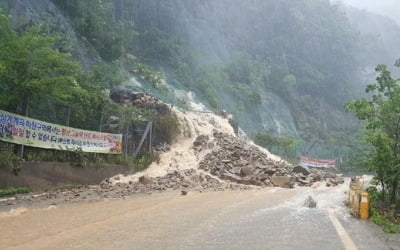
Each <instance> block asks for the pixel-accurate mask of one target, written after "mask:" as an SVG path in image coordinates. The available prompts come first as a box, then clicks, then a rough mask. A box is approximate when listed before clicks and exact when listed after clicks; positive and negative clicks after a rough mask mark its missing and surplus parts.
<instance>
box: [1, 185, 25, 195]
mask: <svg viewBox="0 0 400 250" xmlns="http://www.w3.org/2000/svg"><path fill="white" fill-rule="evenodd" d="M29 192H30V189H29V188H25V187H18V188H5V189H0V197H3V196H10V195H14V194H26V193H29Z"/></svg>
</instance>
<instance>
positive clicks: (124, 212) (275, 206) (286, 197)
mask: <svg viewBox="0 0 400 250" xmlns="http://www.w3.org/2000/svg"><path fill="white" fill-rule="evenodd" d="M308 195H311V196H313V197H314V199H315V200H316V202H317V208H307V207H304V206H303V203H304V200H305V199H306V198H307V197H308ZM344 198H345V194H344V192H343V187H336V188H333V189H317V190H314V189H291V190H289V189H266V190H253V191H240V192H233V191H226V192H209V193H196V192H190V193H189V194H188V195H186V196H181V195H180V194H179V193H177V192H167V193H160V194H152V195H142V196H132V197H130V198H127V199H126V200H112V201H104V202H95V203H81V204H72V205H71V204H69V205H64V206H59V207H55V208H54V207H53V208H52V207H50V208H49V209H37V210H34V209H33V210H24V209H20V210H14V211H13V212H12V213H10V212H8V213H2V214H1V215H0V248H1V249H390V248H389V247H388V245H387V243H386V242H385V241H384V240H383V238H382V235H381V234H380V231H379V230H376V228H374V227H373V226H372V225H370V224H369V223H366V222H361V221H358V220H355V219H353V218H351V217H350V216H348V215H347V212H346V209H345V208H344V206H343V205H342V204H343V202H342V201H343V199H344Z"/></svg>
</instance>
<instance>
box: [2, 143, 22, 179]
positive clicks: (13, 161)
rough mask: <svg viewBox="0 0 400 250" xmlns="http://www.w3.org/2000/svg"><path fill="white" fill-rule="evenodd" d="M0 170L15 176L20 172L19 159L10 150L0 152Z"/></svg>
mask: <svg viewBox="0 0 400 250" xmlns="http://www.w3.org/2000/svg"><path fill="white" fill-rule="evenodd" d="M0 168H3V169H7V170H9V171H11V172H13V173H14V174H15V175H18V173H19V172H20V171H21V158H20V157H18V156H16V155H15V154H14V153H13V152H12V151H11V150H8V149H6V150H2V151H1V152H0Z"/></svg>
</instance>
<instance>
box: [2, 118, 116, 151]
mask: <svg viewBox="0 0 400 250" xmlns="http://www.w3.org/2000/svg"><path fill="white" fill-rule="evenodd" d="M0 140H2V141H6V142H11V143H16V144H22V145H27V146H31V147H38V148H49V149H58V150H78V149H81V150H82V151H83V152H93V153H105V154H120V153H121V152H122V135H121V134H109V133H100V132H95V131H88V130H82V129H76V128H71V127H65V126H60V125H57V124H52V123H47V122H43V121H39V120H35V119H31V118H28V117H24V116H20V115H16V114H12V113H9V112H6V111H2V110H0Z"/></svg>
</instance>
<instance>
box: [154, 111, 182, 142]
mask: <svg viewBox="0 0 400 250" xmlns="http://www.w3.org/2000/svg"><path fill="white" fill-rule="evenodd" d="M154 127H155V130H156V132H157V135H158V136H159V137H160V138H161V139H164V140H165V141H166V142H167V143H171V142H172V141H173V140H174V138H175V137H176V136H177V135H179V134H180V132H181V130H180V123H179V119H178V116H177V115H176V114H175V113H173V112H169V113H168V114H165V115H162V116H160V117H158V118H157V119H156V120H155V122H154Z"/></svg>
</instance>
